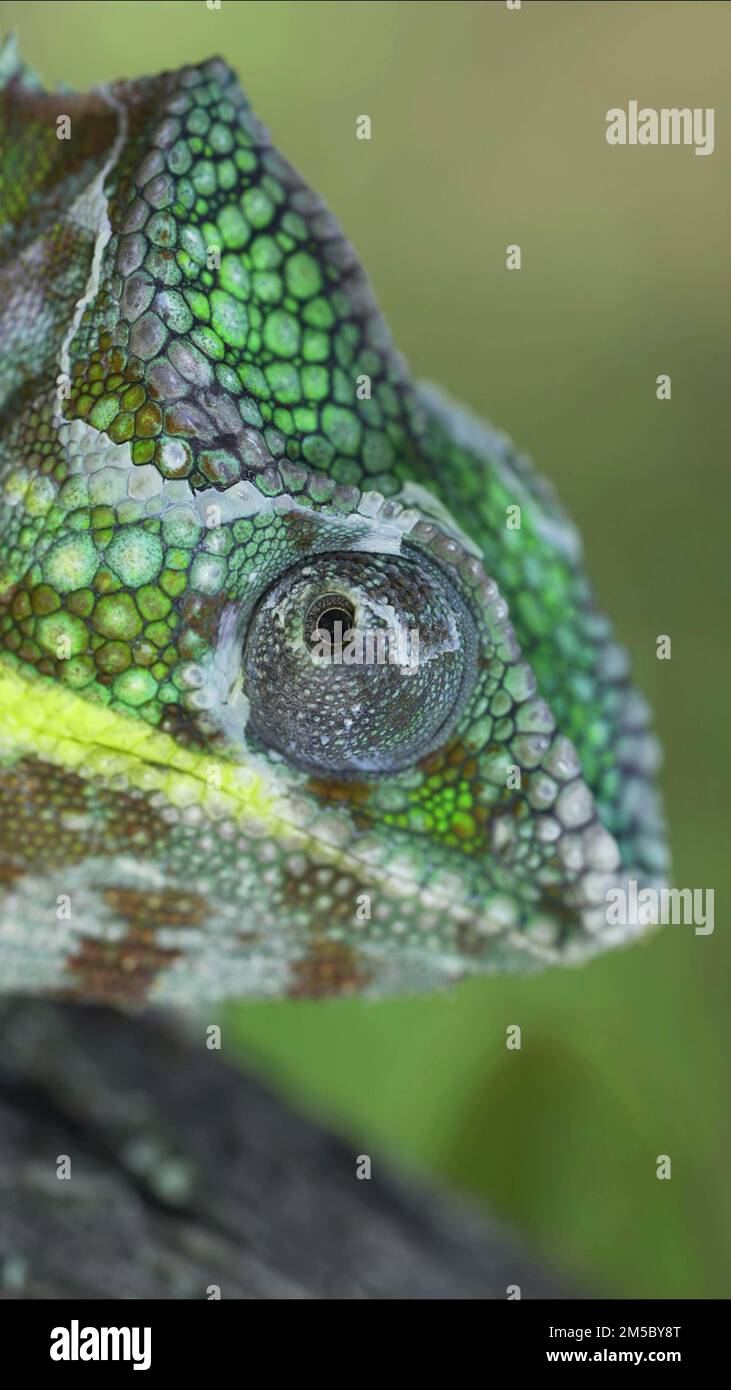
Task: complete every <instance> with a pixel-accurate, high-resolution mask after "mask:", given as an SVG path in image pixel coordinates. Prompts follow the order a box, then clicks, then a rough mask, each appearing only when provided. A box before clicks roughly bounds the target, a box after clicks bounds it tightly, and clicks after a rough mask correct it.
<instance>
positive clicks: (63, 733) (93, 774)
mask: <svg viewBox="0 0 731 1390" xmlns="http://www.w3.org/2000/svg"><path fill="white" fill-rule="evenodd" d="M28 754H30V755H32V756H34V757H36V758H43V759H44V760H45V761H47V762H50V763H53V764H54V765H56V766H57V767H64V768H68V769H70V770H71V771H74V772H78V773H79V774H80V775H81V776H83V777H85V778H94V779H96V778H99V780H100V781H102V782H104V783H108V782H109V781H110V779H111V778H112V777H113V776H114V775H115V774H116V775H119V774H121V775H122V776H123V777H124V778H126V780H127V782H128V784H129V786H131V787H134V788H136V789H138V790H140V791H144V792H146V793H148V794H149V793H150V792H154V791H161V792H163V793H164V795H165V796H166V797H167V799H168V800H169V801H170V802H171V803H172V804H173V805H174V806H178V807H185V806H191V805H195V806H200V807H201V809H202V810H203V811H205V812H206V813H207V814H208V815H210V816H211V818H215V819H218V818H220V817H221V816H222V815H223V816H231V817H233V818H235V819H236V820H248V821H256V822H258V823H259V824H260V825H261V826H262V827H263V828H264V829H266V830H267V831H268V832H269V833H270V834H272V835H275V836H276V835H280V834H285V833H290V834H291V831H292V828H293V827H292V826H291V824H289V825H288V824H287V823H286V821H285V820H284V819H283V818H282V815H281V814H280V813H279V811H278V810H276V809H275V805H276V804H277V803H278V805H279V807H280V808H281V792H279V793H277V792H276V791H275V789H274V788H273V787H272V785H271V783H270V782H269V781H268V779H265V777H264V776H263V775H262V773H261V772H260V771H259V769H258V768H257V767H255V766H254V765H253V764H252V763H251V762H244V763H243V764H239V763H229V762H225V761H222V760H218V759H216V758H214V757H213V756H212V755H211V754H210V753H201V752H198V751H195V750H192V749H190V748H183V747H181V746H180V745H179V744H177V743H176V742H175V740H174V739H173V738H171V736H170V735H169V734H164V733H160V732H159V731H158V730H157V729H154V728H152V727H151V726H150V725H149V724H146V723H144V721H143V720H141V719H134V718H130V717H129V716H127V715H124V714H118V713H116V711H114V710H110V709H108V708H106V707H105V706H104V705H97V704H94V703H93V702H91V701H89V700H85V699H83V698H82V697H81V696H80V695H77V694H75V693H74V691H72V690H68V689H66V687H65V686H62V685H59V684H58V683H57V682H56V681H53V680H50V679H49V678H48V677H44V676H38V675H36V673H35V672H33V673H30V674H28V675H25V674H21V673H20V672H19V671H18V670H17V669H16V668H15V667H12V666H8V665H7V664H5V663H3V662H0V758H2V757H4V758H5V759H6V760H7V758H8V757H10V758H11V759H15V758H16V757H23V756H27V755H28ZM216 769H217V774H216V771H215V770H216ZM216 775H218V785H219V787H220V790H218V789H217V788H216V785H215V779H216Z"/></svg>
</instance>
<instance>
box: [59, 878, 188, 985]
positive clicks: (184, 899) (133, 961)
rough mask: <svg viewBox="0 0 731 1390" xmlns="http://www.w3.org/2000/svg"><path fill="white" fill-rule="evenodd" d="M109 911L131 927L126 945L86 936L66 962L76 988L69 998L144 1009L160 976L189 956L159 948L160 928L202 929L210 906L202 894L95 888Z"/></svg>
mask: <svg viewBox="0 0 731 1390" xmlns="http://www.w3.org/2000/svg"><path fill="white" fill-rule="evenodd" d="M96 886H97V888H98V890H99V892H100V893H101V896H102V898H103V899H104V901H105V903H106V905H107V907H108V908H109V909H110V910H111V911H112V912H114V913H116V915H117V916H118V917H122V918H123V919H124V920H125V921H126V922H127V928H128V929H127V934H126V935H125V937H124V938H123V939H122V940H121V941H99V940H96V939H93V938H90V937H84V938H83V940H82V942H81V944H80V946H79V949H78V950H77V952H76V954H75V955H73V956H71V957H70V959H69V960H68V961H67V962H66V969H67V971H68V972H69V973H70V974H71V975H73V976H75V977H76V983H75V984H74V985H73V986H71V987H70V988H69V990H68V991H64V996H71V997H78V998H82V999H93V1000H95V1001H97V1002H98V1003H103V1004H114V1005H116V1006H117V1007H122V1008H124V1007H129V1006H131V1005H140V1004H144V1003H145V1002H146V1001H147V999H148V998H149V993H150V988H151V986H152V985H153V984H154V982H155V980H156V978H157V976H158V975H159V974H160V973H161V971H163V970H166V969H167V967H168V966H169V965H172V963H173V961H176V960H179V959H180V958H181V957H182V956H183V955H184V951H182V950H181V949H180V948H178V947H175V948H172V947H162V946H159V945H158V943H157V937H156V932H157V929H158V928H159V927H199V926H202V925H203V923H204V922H205V919H206V916H207V914H208V904H207V903H206V900H205V898H202V897H201V896H200V894H198V893H173V892H170V893H143V892H140V891H139V890H138V889H135V888H117V887H111V888H104V887H103V885H101V884H97V885H96Z"/></svg>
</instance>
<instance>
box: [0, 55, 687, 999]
mask: <svg viewBox="0 0 731 1390" xmlns="http://www.w3.org/2000/svg"><path fill="white" fill-rule="evenodd" d="M0 152H1V153H0V168H1V170H2V173H1V176H0V212H1V214H2V226H1V231H0V323H1V325H2V331H1V334H0V889H1V892H2V896H1V898H0V982H1V985H2V988H3V989H4V990H16V991H20V992H21V993H23V992H26V993H34V994H39V995H46V996H55V997H57V998H63V999H82V1000H94V1001H99V1002H102V1003H105V1004H110V1005H113V1006H116V1007H119V1008H121V1009H129V1010H134V1009H139V1008H141V1007H144V1006H146V1005H149V1004H151V1003H156V1004H165V1005H173V1006H181V1007H185V1006H188V1005H195V1004H196V1003H197V1002H198V1001H201V1000H206V999H223V998H227V997H232V998H240V999H287V998H288V999H326V998H343V997H348V996H354V995H357V996H362V997H364V998H380V997H383V996H387V995H393V994H403V993H423V992H430V991H435V990H439V989H446V988H449V987H451V986H454V985H455V984H456V983H457V982H459V981H460V980H463V979H466V978H470V977H474V976H477V975H483V974H488V973H492V972H498V971H510V972H518V971H529V970H536V969H540V968H545V967H548V966H551V965H571V964H579V963H581V962H583V961H585V960H588V959H589V958H591V957H592V956H594V955H596V954H598V953H599V952H602V951H604V950H605V949H608V948H610V947H614V946H617V945H620V944H622V943H624V942H628V941H632V940H633V939H634V938H636V937H639V936H640V935H641V934H642V933H643V931H644V930H645V928H644V927H643V926H642V925H635V926H632V925H630V926H621V925H620V926H617V925H615V924H613V923H612V922H611V921H610V920H609V915H608V913H607V895H608V893H609V892H610V891H612V890H615V889H617V888H621V887H622V885H625V887H626V885H627V884H628V883H630V882H631V881H632V880H634V881H636V882H637V883H638V884H639V885H640V888H643V887H653V886H654V887H659V886H661V885H662V884H663V883H664V882H665V879H666V875H667V873H668V853H667V848H666V833H665V822H664V817H663V809H662V805H661V800H660V796H659V792H658V788H657V772H658V768H659V763H660V753H659V745H658V741H657V739H656V737H655V735H654V733H653V729H652V715H651V711H650V709H649V707H648V705H647V703H646V701H645V700H644V698H643V697H642V696H641V694H640V693H639V692H638V690H637V689H636V688H635V686H634V684H633V682H632V677H631V671H630V662H629V658H628V656H627V653H626V652H625V650H624V649H623V648H622V646H621V645H620V644H619V643H618V642H617V641H616V639H615V637H614V634H613V629H612V625H611V622H610V620H609V619H608V617H607V616H606V615H605V613H604V612H603V611H602V610H601V608H600V607H599V605H598V601H597V598H596V596H595V592H594V588H593V586H592V583H591V580H590V578H589V576H588V573H587V569H586V565H585V560H584V556H583V550H582V544H581V540H580V538H579V535H578V533H577V531H576V529H575V527H574V526H573V524H572V522H571V521H570V519H569V518H568V516H567V514H566V512H565V511H564V509H563V507H562V505H561V503H560V502H559V500H558V499H557V497H556V495H555V493H554V490H553V488H552V486H551V485H550V484H549V483H548V482H547V481H545V480H544V479H543V478H541V477H540V476H539V475H538V473H537V472H536V471H535V470H534V468H533V465H532V463H531V462H530V461H529V460H528V459H527V458H526V457H525V455H524V454H522V453H521V452H520V451H519V450H517V449H516V448H515V447H514V446H513V445H512V443H511V442H510V440H509V439H508V438H507V437H506V436H505V435H504V434H502V433H500V432H499V431H497V430H495V429H494V428H492V427H491V426H490V425H488V424H486V423H483V422H482V421H481V420H479V419H478V418H476V417H475V416H474V415H473V414H472V413H471V411H470V410H468V409H467V408H466V407H463V406H461V405H460V404H458V403H457V402H455V401H453V400H452V399H451V398H450V397H449V396H448V395H447V394H446V393H444V392H443V391H442V390H440V389H438V388H437V387H435V386H433V385H431V384H429V383H422V382H417V381H415V380H414V379H413V377H412V375H411V372H410V370H409V367H408V365H407V362H406V360H405V358H404V357H403V356H402V355H401V354H400V353H399V352H398V351H397V349H396V348H395V346H394V344H393V342H392V339H391V336H390V334H389V331H388V329H387V327H386V324H385V322H384V319H383V317H382V316H381V313H380V311H379V308H378V306H377V303H376V301H375V298H374V294H373V291H372V289H371V286H370V283H369V281H368V279H367V276H366V274H365V272H364V270H363V268H362V266H361V264H360V261H359V259H358V256H357V254H356V252H355V250H354V249H353V247H352V245H351V243H350V242H349V241H348V240H347V239H346V238H345V236H344V235H343V233H342V232H341V230H340V227H339V225H338V222H337V221H336V219H335V217H334V216H333V214H332V213H331V212H330V211H329V210H328V209H327V207H326V206H325V205H324V203H323V202H322V200H321V199H320V197H319V196H318V195H317V194H316V193H315V192H313V191H312V190H311V189H310V188H309V187H308V185H307V184H306V183H305V182H304V181H303V179H302V178H301V177H300V176H299V175H298V174H297V173H296V172H295V171H294V170H293V168H292V167H291V166H290V165H289V164H288V163H287V161H286V160H285V159H284V158H283V157H282V156H281V155H280V154H279V152H278V151H277V149H276V148H275V147H274V145H273V144H272V142H271V139H270V136H269V134H268V132H267V130H266V128H265V127H264V126H263V125H262V124H261V123H260V121H259V120H258V118H257V117H256V116H255V114H254V113H253V111H252V109H251V107H250V105H249V103H248V101H247V99H246V97H245V95H244V93H243V91H242V89H241V87H240V85H239V82H238V80H237V77H236V75H235V74H234V73H233V72H232V71H231V69H230V68H229V67H228V66H227V64H226V63H225V62H224V61H223V60H221V59H220V58H214V59H212V60H210V61H205V62H201V63H200V64H194V65H190V66H186V67H183V68H181V69H179V70H177V71H173V72H165V73H162V74H160V75H157V76H151V77H145V78H141V79H136V80H133V81H118V82H114V83H110V84H107V85H101V86H99V87H97V88H94V89H92V90H91V91H90V92H89V93H87V94H78V93H75V92H72V91H69V90H65V89H64V90H60V91H56V92H47V91H45V90H44V87H43V85H42V82H41V80H40V79H39V77H38V76H37V75H36V73H35V72H34V71H33V70H32V69H31V68H30V67H29V66H28V65H27V64H26V63H25V62H24V61H23V60H22V59H21V57H20V56H19V53H18V51H17V46H16V44H15V42H14V41H13V40H10V41H8V42H7V43H6V44H5V46H4V48H3V49H2V51H1V54H0ZM358 634H360V637H361V638H363V636H365V638H366V639H368V638H372V639H378V640H377V641H372V642H371V643H370V645H369V643H368V641H367V640H366V641H365V642H363V641H361V643H360V647H358V645H357V643H356V642H355V637H356V635H358ZM402 639H407V640H406V642H404V641H402ZM363 653H365V656H364V655H363ZM384 653H385V655H384ZM394 653H395V656H394ZM405 653H406V654H405Z"/></svg>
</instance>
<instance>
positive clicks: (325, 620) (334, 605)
mask: <svg viewBox="0 0 731 1390" xmlns="http://www.w3.org/2000/svg"><path fill="white" fill-rule="evenodd" d="M354 619H355V608H354V607H353V604H352V603H351V602H350V600H349V599H347V598H344V597H343V595H342V594H332V593H331V594H321V595H320V597H319V598H318V599H316V600H315V602H314V603H312V604H310V607H309V609H308V611H307V615H306V617H305V635H306V637H307V639H308V641H309V642H310V643H311V644H312V645H313V646H314V645H315V644H316V643H317V642H321V641H322V639H323V638H328V639H329V641H330V642H331V643H332V642H340V641H342V639H343V637H344V636H345V634H346V632H349V631H350V629H351V628H352V626H353V622H354Z"/></svg>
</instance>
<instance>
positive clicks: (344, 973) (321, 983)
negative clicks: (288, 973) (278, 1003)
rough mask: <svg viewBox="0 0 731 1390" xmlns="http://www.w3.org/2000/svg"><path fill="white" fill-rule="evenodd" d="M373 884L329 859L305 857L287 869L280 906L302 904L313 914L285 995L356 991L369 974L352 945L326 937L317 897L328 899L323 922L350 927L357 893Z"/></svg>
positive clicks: (302, 996) (319, 996) (298, 907)
mask: <svg viewBox="0 0 731 1390" xmlns="http://www.w3.org/2000/svg"><path fill="white" fill-rule="evenodd" d="M362 893H369V894H371V896H372V890H371V889H370V887H367V886H366V885H365V884H364V883H362V882H361V881H360V880H359V879H357V878H355V877H354V876H353V875H352V874H349V873H347V872H342V871H341V870H340V869H338V868H337V867H336V866H334V865H317V864H312V863H310V861H309V860H308V861H307V866H306V868H305V871H304V873H301V874H297V873H292V872H290V871H289V866H287V869H286V877H285V879H284V886H283V891H282V894H281V898H280V902H281V905H282V907H284V908H286V907H287V906H291V907H292V908H293V909H295V910H300V911H302V910H303V909H304V910H305V911H306V912H307V913H308V915H311V917H312V928H311V930H310V933H309V940H308V942H307V949H306V954H305V955H304V957H303V958H302V959H301V960H298V961H295V962H294V963H293V965H292V984H291V986H290V989H289V990H288V998H290V999H345V998H349V997H350V996H351V995H354V994H358V993H359V992H360V990H361V989H363V988H364V987H365V985H367V984H368V983H369V981H370V980H371V979H372V978H373V973H372V971H371V970H369V969H367V968H366V967H365V966H364V965H362V964H361V963H360V962H359V961H358V955H357V951H356V950H354V949H353V947H351V946H349V945H348V944H347V943H346V942H344V941H339V940H338V941H335V940H333V939H332V938H330V937H328V935H327V931H326V930H324V929H323V928H322V926H321V925H320V922H319V921H318V915H319V914H321V913H322V912H323V909H322V908H321V907H318V902H317V900H318V898H320V897H322V896H323V895H325V896H327V898H328V899H329V900H330V901H329V903H328V906H327V908H326V909H325V912H326V916H327V924H328V927H341V928H342V927H345V928H350V929H351V930H353V929H354V926H355V912H356V907H357V899H358V896H359V895H360V894H362Z"/></svg>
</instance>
